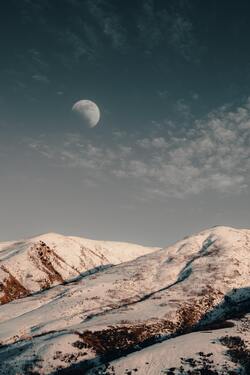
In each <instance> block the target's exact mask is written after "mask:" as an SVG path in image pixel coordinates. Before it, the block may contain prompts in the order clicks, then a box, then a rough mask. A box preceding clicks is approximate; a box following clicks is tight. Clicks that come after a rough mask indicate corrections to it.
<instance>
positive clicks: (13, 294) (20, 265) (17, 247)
mask: <svg viewBox="0 0 250 375" xmlns="http://www.w3.org/2000/svg"><path fill="white" fill-rule="evenodd" d="M154 250H156V248H148V247H143V246H140V245H134V244H129V243H122V242H111V241H94V240H89V239H86V238H80V237H66V236H63V235H60V234H56V233H47V234H44V235H41V236H37V237H33V238H30V239H26V240H22V241H17V242H4V243H0V304H3V303H6V302H10V301H11V300H14V299H17V298H20V297H24V296H27V295H29V294H31V293H33V292H37V291H40V290H43V289H47V288H49V287H50V286H52V285H56V284H60V283H62V282H64V281H67V280H70V279H72V278H76V277H78V276H80V275H81V274H83V273H85V272H93V271H95V270H96V269H97V268H99V267H100V266H110V265H114V264H118V263H121V262H126V261H128V260H131V259H135V258H136V257H138V256H141V255H144V254H148V253H150V252H152V251H154Z"/></svg>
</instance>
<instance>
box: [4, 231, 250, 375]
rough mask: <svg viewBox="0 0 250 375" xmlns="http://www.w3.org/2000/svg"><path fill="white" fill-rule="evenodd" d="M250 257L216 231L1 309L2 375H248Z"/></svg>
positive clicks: (242, 244)
mask: <svg viewBox="0 0 250 375" xmlns="http://www.w3.org/2000/svg"><path fill="white" fill-rule="evenodd" d="M53 236H54V235H53ZM39 241H43V240H40V239H39V240H38V242H39ZM53 241H54V242H53V243H54V246H55V247H56V248H57V247H58V249H59V248H61V246H59V244H58V243H56V244H55V240H53ZM33 242H34V243H37V240H36V241H33ZM44 242H45V243H46V246H48V247H49V248H53V246H52V244H51V243H49V241H48V240H46V241H45V240H44ZM8 246H10V245H8ZM11 246H13V245H11ZM129 246H130V245H129ZM125 247H126V245H125ZM29 248H30V247H29ZM3 251H5V250H2V252H0V254H3ZM39 251H40V250H39ZM67 251H68V250H67V249H64V250H63V254H64V259H66V255H65V254H66V253H67ZM123 251H124V250H123ZM56 254H58V255H59V256H61V255H63V254H59V253H58V252H56ZM90 255H91V253H90ZM137 255H138V254H137ZM249 255H250V230H243V229H242V230H238V229H233V228H228V227H215V228H211V229H208V230H205V231H203V232H201V233H198V234H195V235H193V236H190V237H188V238H185V239H184V240H182V241H180V242H177V243H176V244H175V245H173V246H170V247H168V248H165V249H158V250H155V251H153V252H152V249H151V250H148V253H147V254H145V255H143V256H141V257H138V258H136V259H134V260H131V261H129V262H125V263H121V264H118V265H116V266H112V267H110V268H107V269H100V270H99V272H96V273H95V274H92V275H87V276H85V275H82V276H80V275H79V277H77V278H75V279H74V280H72V281H69V282H67V283H66V284H64V285H63V284H60V285H57V286H54V287H53V288H49V289H46V290H44V291H40V292H37V293H35V294H33V295H31V296H27V297H24V298H21V299H18V300H15V301H13V302H10V303H6V304H5V305H2V306H1V307H0V340H1V345H2V346H1V347H0V373H1V374H10V375H12V374H112V375H114V374H118V375H122V374H127V375H132V374H135V373H137V374H141V375H144V374H145V375H146V374H152V375H156V374H157V375H158V374H169V375H170V374H171V375H173V374H210V375H211V374H225V375H226V374H230V375H233V374H238V373H241V374H250V350H249V349H250V348H249V343H248V341H249V340H250V330H249V328H250V315H249V314H248V313H249V312H250V285H249V276H250V256H249ZM91 256H92V255H91ZM32 262H33V261H32ZM67 262H68V260H67ZM54 263H55V264H56V262H55V261H54ZM54 263H53V264H54ZM112 263H113V264H114V262H112ZM53 267H54V266H53ZM56 270H57V269H56ZM68 279H70V277H68ZM59 282H60V280H58V283H59ZM22 285H23V284H22ZM7 287H8V285H7V286H6V288H7Z"/></svg>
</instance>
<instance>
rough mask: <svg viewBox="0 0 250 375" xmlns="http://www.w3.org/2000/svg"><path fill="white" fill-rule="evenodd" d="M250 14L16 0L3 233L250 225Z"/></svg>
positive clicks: (2, 22)
mask: <svg viewBox="0 0 250 375" xmlns="http://www.w3.org/2000/svg"><path fill="white" fill-rule="evenodd" d="M249 15H250V4H249V2H248V1H246V0H244V1H243V0H239V1H231V0H229V1H226V0H220V1H218V0H217V1H201V0H199V1H198V0H193V1H185V0H180V1H178V0H174V1H163V0H162V1H161V0H158V1H157V0H155V1H153V0H145V1H139V0H138V1H132V0H131V1H130V0H128V1H110V0H109V1H108V0H82V1H81V0H60V1H59V0H57V1H56V0H52V1H51V0H50V1H46V0H22V1H17V0H16V1H14V0H9V1H4V2H3V3H2V4H1V14H0V29H1V30H0V33H1V52H2V53H1V61H0V82H1V85H0V131H1V141H0V142H1V143H0V147H1V148H0V156H1V164H0V168H1V186H0V209H1V212H2V218H1V222H0V224H1V225H0V236H1V238H2V239H8V238H13V237H18V236H21V237H22V236H26V235H31V234H34V233H37V232H44V231H58V232H62V233H69V234H80V235H83V236H84V235H85V236H92V237H94V238H111V239H112V238H113V239H122V240H130V241H139V242H142V243H152V244H156V245H158V244H159V245H164V244H167V243H169V242H171V241H174V240H176V239H178V238H180V237H182V236H183V235H184V234H187V233H189V232H193V231H198V230H199V229H201V228H202V227H207V226H212V225H215V224H228V225H235V226H248V223H249V219H250V214H249V208H250V207H249V172H250V167H249V163H250V162H249V151H248V150H249V143H250V141H249V139H250V134H249V133H250V125H249V124H250V105H249V99H248V97H249V86H250V75H249V71H250V70H249V67H250V43H249V35H250V23H249ZM79 99H91V100H93V101H95V102H96V103H97V104H98V106H99V108H100V110H101V121H100V124H99V125H98V126H97V127H96V128H94V129H91V130H90V129H86V128H85V127H84V125H83V124H81V123H80V122H79V121H77V119H76V118H75V117H74V116H73V113H72V112H71V108H72V105H73V104H74V102H75V101H77V100H79Z"/></svg>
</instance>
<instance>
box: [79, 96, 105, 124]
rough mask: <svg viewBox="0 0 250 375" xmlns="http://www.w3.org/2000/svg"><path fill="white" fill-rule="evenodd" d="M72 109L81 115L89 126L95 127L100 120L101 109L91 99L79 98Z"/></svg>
mask: <svg viewBox="0 0 250 375" xmlns="http://www.w3.org/2000/svg"><path fill="white" fill-rule="evenodd" d="M72 111H73V112H75V113H76V114H77V115H79V116H80V118H81V119H83V121H84V123H85V125H87V126H88V127H89V128H94V127H95V126H96V125H97V124H98V122H99V120H100V110H99V108H98V106H97V104H96V103H94V102H92V101H91V100H79V101H78V102H76V103H75V104H74V105H73V107H72Z"/></svg>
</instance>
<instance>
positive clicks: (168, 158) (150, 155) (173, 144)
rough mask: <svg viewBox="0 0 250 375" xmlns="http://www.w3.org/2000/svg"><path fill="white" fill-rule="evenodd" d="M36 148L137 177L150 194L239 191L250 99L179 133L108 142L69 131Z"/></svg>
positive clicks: (248, 168) (247, 163)
mask: <svg viewBox="0 0 250 375" xmlns="http://www.w3.org/2000/svg"><path fill="white" fill-rule="evenodd" d="M159 132H161V130H160V131H159ZM30 147H31V148H32V149H33V150H36V151H37V152H39V153H41V154H42V155H43V156H46V157H48V158H50V159H52V160H54V161H56V162H57V163H58V164H59V165H63V166H68V167H71V168H79V169H85V170H88V172H91V171H92V173H93V175H94V176H95V177H96V176H99V178H102V177H103V176H110V177H112V176H113V178H117V179H126V180H128V181H129V180H135V181H137V182H138V184H140V186H141V188H142V192H144V193H145V192H150V193H151V194H160V195H164V196H174V197H183V196H185V195H188V194H198V193H200V192H202V191H211V190H212V191H217V192H223V193H239V192H242V191H244V190H246V189H248V186H249V183H250V179H249V172H250V101H247V103H245V104H244V105H242V106H240V107H238V108H236V109H235V110H232V109H231V108H229V107H228V108H227V107H223V108H220V109H218V110H216V111H213V112H211V113H209V114H208V116H206V118H204V119H202V120H196V121H195V122H194V125H193V128H192V129H191V130H189V131H186V132H183V134H179V135H178V136H173V135H172V136H171V137H170V136H167V135H166V134H165V135H163V134H159V135H158V136H155V135H154V136H151V137H147V138H140V137H138V138H137V139H136V140H134V139H133V136H130V137H129V136H127V135H124V137H121V138H118V142H116V143H114V144H106V145H104V144H100V142H94V141H90V140H86V139H85V138H82V137H81V136H79V135H67V136H66V137H64V139H63V140H62V141H61V142H59V143H57V144H55V145H53V146H52V145H48V144H46V142H45V141H44V140H43V141H34V140H33V141H32V142H30Z"/></svg>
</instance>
